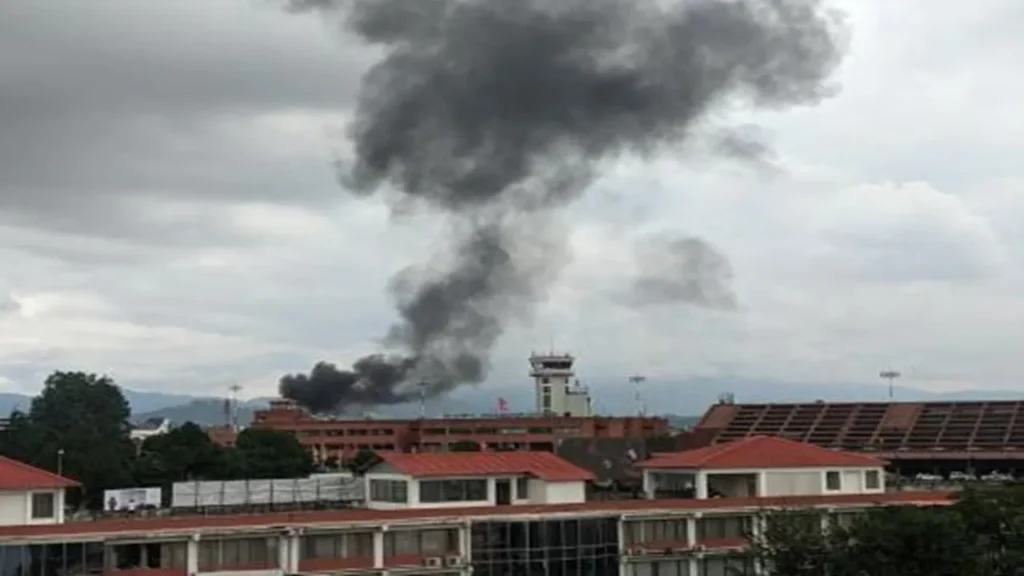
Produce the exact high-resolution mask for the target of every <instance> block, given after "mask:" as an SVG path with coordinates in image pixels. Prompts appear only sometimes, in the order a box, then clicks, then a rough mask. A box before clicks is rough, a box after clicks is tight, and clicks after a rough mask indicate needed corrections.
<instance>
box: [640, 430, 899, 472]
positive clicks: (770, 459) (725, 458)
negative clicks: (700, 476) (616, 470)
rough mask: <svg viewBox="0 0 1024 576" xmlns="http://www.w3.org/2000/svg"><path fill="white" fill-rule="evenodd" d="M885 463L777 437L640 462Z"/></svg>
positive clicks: (709, 465) (725, 465)
mask: <svg viewBox="0 0 1024 576" xmlns="http://www.w3.org/2000/svg"><path fill="white" fill-rule="evenodd" d="M884 464H885V462H884V461H882V460H880V459H878V458H875V457H873V456H868V455H866V454H854V453H850V452H836V451H834V450H829V449H828V448H822V447H821V446H815V445H814V444H805V443H803V442H795V441H793V440H787V439H785V438H779V437H776V436H751V437H750V438H743V439H741V440H736V441H735V442H729V443H726V444H714V445H711V446H705V447H704V448H698V449H696V450H687V451H685V452H677V453H675V454H663V455H659V456H657V457H655V458H652V459H650V460H647V461H646V462H641V463H640V464H639V466H641V467H644V468H692V469H711V470H728V469H737V468H844V467H868V466H872V467H873V466H883V465H884Z"/></svg>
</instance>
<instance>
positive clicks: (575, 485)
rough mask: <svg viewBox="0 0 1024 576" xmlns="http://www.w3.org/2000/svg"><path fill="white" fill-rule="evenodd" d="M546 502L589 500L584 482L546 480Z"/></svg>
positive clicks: (572, 502)
mask: <svg viewBox="0 0 1024 576" xmlns="http://www.w3.org/2000/svg"><path fill="white" fill-rule="evenodd" d="M545 484H547V486H546V488H547V490H546V495H545V498H546V499H545V501H544V504H575V503H579V502H586V501H587V494H586V486H585V483H584V482H546V483H545Z"/></svg>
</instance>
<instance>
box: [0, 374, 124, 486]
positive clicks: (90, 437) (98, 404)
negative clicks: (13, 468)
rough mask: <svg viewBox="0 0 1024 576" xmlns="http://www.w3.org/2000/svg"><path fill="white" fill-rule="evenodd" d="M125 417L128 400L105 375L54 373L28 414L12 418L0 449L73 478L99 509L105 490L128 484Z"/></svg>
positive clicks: (14, 456)
mask: <svg viewBox="0 0 1024 576" xmlns="http://www.w3.org/2000/svg"><path fill="white" fill-rule="evenodd" d="M129 417H130V409H129V406H128V402H127V401H126V400H125V398H124V395H123V394H122V393H121V390H120V388H118V387H117V385H115V384H114V381H113V380H111V379H110V378H109V377H107V376H99V375H96V374H88V373H85V372H54V373H53V374H51V375H50V376H49V377H48V378H47V379H46V381H45V382H44V384H43V390H42V392H41V393H40V394H39V396H37V397H36V398H34V399H33V400H32V404H31V407H30V409H29V411H28V412H27V413H26V414H15V415H14V417H13V419H12V423H11V424H12V425H11V427H10V429H9V430H8V431H7V432H6V433H5V434H4V439H3V442H2V443H0V450H3V452H4V454H5V455H8V456H10V457H13V458H16V459H18V460H21V461H23V462H27V463H29V464H32V465H34V466H38V467H40V468H43V469H46V470H50V471H53V472H59V473H62V474H63V475H65V476H68V477H70V478H74V479H75V480H78V481H79V482H81V483H82V484H83V486H84V489H85V492H84V494H83V495H84V496H85V498H86V501H87V503H89V504H91V505H93V506H97V505H102V502H101V501H102V496H103V490H104V489H107V488H117V487H122V486H130V485H131V484H132V483H133V478H132V473H131V472H132V460H133V458H134V455H135V448H134V445H133V444H132V442H131V439H130V438H129V431H130V430H131V425H130V423H129Z"/></svg>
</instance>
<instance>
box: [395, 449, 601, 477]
mask: <svg viewBox="0 0 1024 576" xmlns="http://www.w3.org/2000/svg"><path fill="white" fill-rule="evenodd" d="M378 456H380V458H381V459H382V460H383V461H385V462H387V463H388V464H389V465H391V466H392V467H394V468H395V469H397V470H398V471H399V472H401V473H402V474H406V475H409V476H412V477H414V478H427V477H435V478H437V477H445V476H449V477H454V476H500V475H510V476H511V475H529V476H533V477H535V478H539V479H541V480H545V481H548V482H573V481H579V482H582V481H587V480H594V479H595V476H594V473H593V472H590V471H588V470H584V469H583V468H580V467H579V466H576V465H574V464H572V463H570V462H568V461H566V460H563V459H561V458H559V457H558V456H555V455H554V454H551V453H550V452H419V453H402V452H379V453H378Z"/></svg>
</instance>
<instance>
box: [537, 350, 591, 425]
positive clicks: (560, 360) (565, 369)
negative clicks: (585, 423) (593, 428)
mask: <svg viewBox="0 0 1024 576" xmlns="http://www.w3.org/2000/svg"><path fill="white" fill-rule="evenodd" d="M575 362H576V358H575V357H573V356H572V355H571V354H555V353H554V352H552V353H548V354H537V353H533V354H530V377H531V378H533V381H534V385H535V387H536V388H535V391H534V394H535V397H536V401H537V412H539V413H541V414H547V415H552V416H576V417H589V416H593V408H592V406H591V401H590V392H589V391H588V390H587V389H586V387H584V386H582V385H580V381H579V380H577V379H576V374H575V373H574V372H573V370H572V367H573V364H574V363H575Z"/></svg>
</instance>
